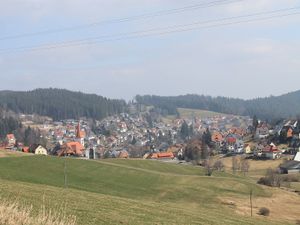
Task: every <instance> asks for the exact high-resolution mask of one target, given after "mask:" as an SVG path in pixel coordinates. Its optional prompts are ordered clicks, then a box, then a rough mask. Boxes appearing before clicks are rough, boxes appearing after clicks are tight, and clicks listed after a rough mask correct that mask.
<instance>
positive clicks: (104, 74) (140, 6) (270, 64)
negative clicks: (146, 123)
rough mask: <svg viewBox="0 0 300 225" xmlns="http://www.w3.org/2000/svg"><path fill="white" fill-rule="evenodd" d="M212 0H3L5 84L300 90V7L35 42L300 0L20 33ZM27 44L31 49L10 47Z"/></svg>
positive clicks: (140, 90) (120, 89) (246, 1)
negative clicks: (263, 16)
mask: <svg viewBox="0 0 300 225" xmlns="http://www.w3.org/2000/svg"><path fill="white" fill-rule="evenodd" d="M209 2H220V0H219V1H217V0H214V1H213V0H198V1H196V0H185V1H182V0H105V1H104V0H0V30H1V32H0V78H1V82H0V89H3V90H4V89H5V90H8V89H9V90H31V89H35V88H40V87H41V88H46V87H59V88H67V89H70V90H76V91H83V92H88V93H97V94H100V95H103V96H107V97H113V98H124V99H131V98H132V97H133V96H135V95H136V94H156V95H180V94H187V93H195V94H205V95H213V96H217V95H222V96H231V97H240V98H253V97H257V96H269V95H271V94H272V95H279V94H282V93H286V92H290V91H294V90H298V89H300V14H298V15H293V16H289V17H280V18H274V19H272V20H265V21H256V22H251V23H240V24H234V25H230V26H216V27H212V26H211V25H212V24H206V25H209V26H210V28H206V29H204V28H203V27H202V28H200V29H193V30H190V31H187V32H179V33H172V34H168V35H159V36H146V37H140V38H133V39H125V40H124V39H123V40H118V41H117V40H114V41H112V40H111V39H110V41H100V42H98V43H94V44H88V45H75V46H74V45H73V46H69V47H65V48H62V47H56V48H52V49H39V50H36V51H32V47H33V46H45V45H46V46H49V44H53V43H60V42H68V43H70V42H69V41H74V40H80V39H86V38H91V37H101V36H106V35H116V34H122V33H123V34H124V33H130V32H136V31H143V30H148V29H154V28H155V29H157V28H165V27H169V26H174V25H177V26H180V25H183V24H189V23H194V22H201V21H207V20H214V19H220V18H225V17H236V16H242V15H248V14H254V13H259V12H265V11H272V10H277V9H286V8H291V7H300V0H298V1H297V0H240V1H235V2H234V0H232V1H231V2H233V3H231V4H229V3H228V2H229V1H228V2H227V3H226V4H225V3H224V4H223V5H219V6H212V7H208V8H199V9H197V10H185V11H182V12H180V13H179V12H178V13H174V14H167V15H166V13H159V14H162V15H160V16H155V17H154V16H151V17H147V18H139V19H137V20H134V21H127V22H124V21H123V22H120V21H119V22H116V23H108V22H104V23H102V24H101V25H99V24H98V25H95V26H90V27H88V28H87V27H85V29H76V30H71V31H68V32H54V33H51V32H48V33H47V34H40V35H29V36H26V35H22V38H13V36H16V35H19V34H28V33H36V32H40V31H48V30H56V29H63V28H67V27H73V26H81V25H85V24H91V23H96V22H101V21H111V20H112V19H120V18H127V17H131V16H139V15H145V14H148V13H155V12H159V11H161V10H171V9H176V8H185V9H187V7H189V6H192V5H195V4H206V3H209ZM224 2H225V1H224ZM168 12H170V11H168ZM171 12H172V11H171ZM295 12H299V13H300V8H299V9H295V10H292V11H286V12H281V14H287V13H295ZM276 15H278V14H276ZM268 16H270V15H268ZM255 18H258V17H255ZM245 19H246V20H248V19H249V18H248V17H246V18H244V19H243V20H245ZM238 20H241V19H238ZM238 20H223V21H221V22H222V23H224V22H225V23H227V22H232V21H238ZM203 25H204V24H202V25H199V24H198V25H195V26H192V28H199V27H201V26H203ZM189 28H190V27H189ZM162 30H165V29H162ZM160 31H161V30H160ZM7 37H10V38H7ZM119 37H121V36H118V35H117V36H115V37H114V38H113V39H115V38H117V39H118V38H119ZM122 37H123V36H122ZM92 40H93V39H92ZM100 40H103V39H100ZM19 47H31V48H29V49H31V50H26V51H12V50H8V51H3V49H15V48H19Z"/></svg>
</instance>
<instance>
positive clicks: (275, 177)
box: [257, 168, 283, 187]
mask: <svg viewBox="0 0 300 225" xmlns="http://www.w3.org/2000/svg"><path fill="white" fill-rule="evenodd" d="M282 182H283V177H282V176H281V175H280V174H279V173H278V172H277V171H276V170H273V169H271V168H269V169H268V170H267V173H266V176H265V177H261V178H260V179H259V181H258V182H257V183H259V184H264V185H268V186H271V187H281V185H282Z"/></svg>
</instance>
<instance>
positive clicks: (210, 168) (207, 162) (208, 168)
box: [203, 158, 214, 176]
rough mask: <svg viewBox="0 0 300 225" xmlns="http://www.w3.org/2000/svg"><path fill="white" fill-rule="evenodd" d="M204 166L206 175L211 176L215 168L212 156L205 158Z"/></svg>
mask: <svg viewBox="0 0 300 225" xmlns="http://www.w3.org/2000/svg"><path fill="white" fill-rule="evenodd" d="M203 164H204V168H205V171H206V175H207V176H211V175H212V173H213V170H214V167H213V164H212V160H211V159H210V158H208V159H206V160H204V163H203Z"/></svg>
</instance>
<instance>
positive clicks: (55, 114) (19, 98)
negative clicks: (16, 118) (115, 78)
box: [0, 88, 126, 120]
mask: <svg viewBox="0 0 300 225" xmlns="http://www.w3.org/2000/svg"><path fill="white" fill-rule="evenodd" d="M0 107H1V108H4V109H7V110H12V111H14V112H17V113H24V114H39V115H43V116H49V117H51V118H53V119H54V120H61V119H68V118H79V117H89V118H94V119H102V118H104V117H106V116H109V115H113V114H117V113H121V112H123V111H124V110H126V102H125V101H123V100H112V99H108V98H104V97H102V96H98V95H95V94H84V93H81V92H73V91H68V90H65V89H54V88H49V89H36V90H33V91H0Z"/></svg>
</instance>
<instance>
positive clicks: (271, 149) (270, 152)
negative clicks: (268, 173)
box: [262, 143, 282, 159]
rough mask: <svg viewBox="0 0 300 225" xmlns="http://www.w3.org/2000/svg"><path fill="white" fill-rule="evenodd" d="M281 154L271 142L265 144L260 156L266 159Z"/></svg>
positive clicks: (275, 157)
mask: <svg viewBox="0 0 300 225" xmlns="http://www.w3.org/2000/svg"><path fill="white" fill-rule="evenodd" d="M281 154H282V152H281V151H280V150H279V149H278V148H277V146H276V145H274V144H273V143H271V144H270V145H267V146H265V147H264V149H263V151H262V156H263V157H265V158H267V159H279V158H280V157H281Z"/></svg>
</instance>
